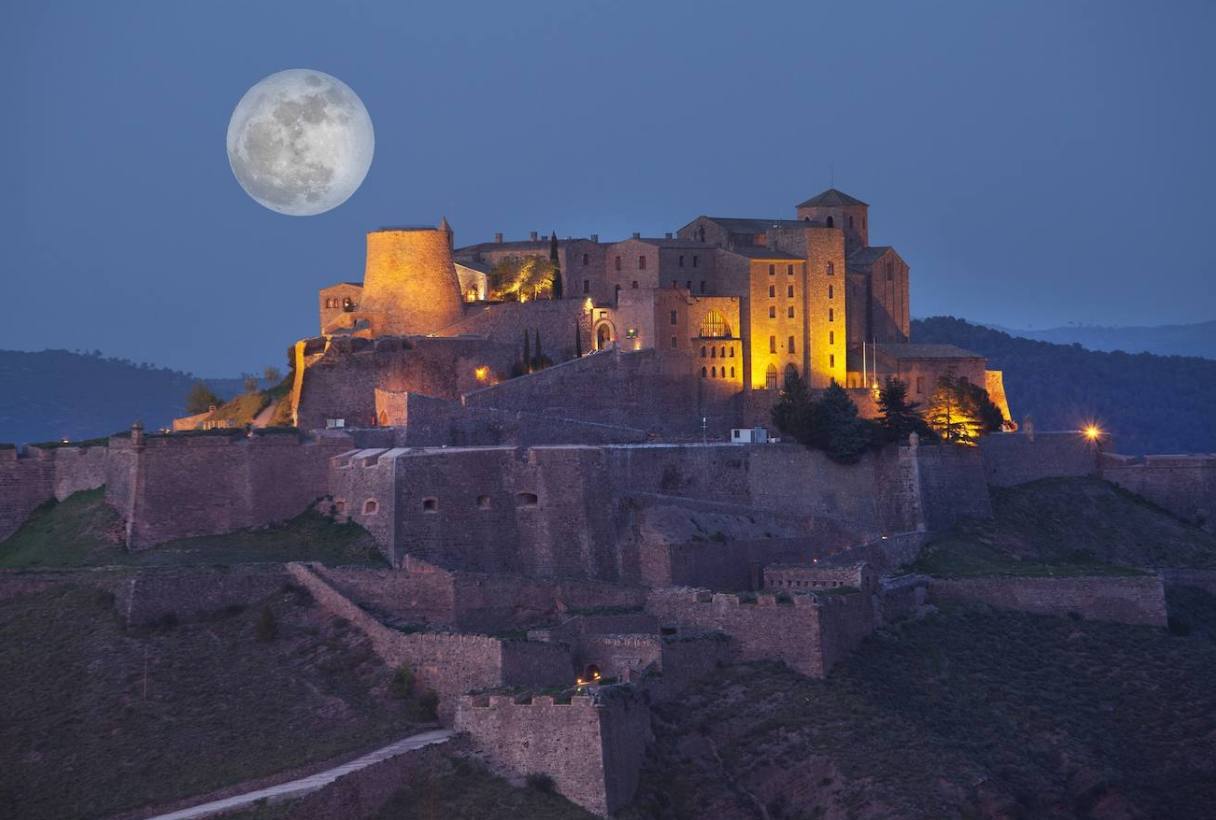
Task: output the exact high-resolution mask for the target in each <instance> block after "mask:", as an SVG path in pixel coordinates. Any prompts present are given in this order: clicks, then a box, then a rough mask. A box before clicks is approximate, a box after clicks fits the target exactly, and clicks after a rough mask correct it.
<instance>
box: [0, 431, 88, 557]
mask: <svg viewBox="0 0 1216 820" xmlns="http://www.w3.org/2000/svg"><path fill="white" fill-rule="evenodd" d="M107 453H108V450H107V448H106V446H105V445H104V444H98V445H93V446H85V447H73V446H68V445H65V446H62V447H32V446H31V447H27V448H26V449H25V452H21V451H19V450H17V449H16V448H15V447H4V448H0V541H3V540H4V539H5V538H8V537H9V536H10V535H12V534H13V533H14V532H16V530H17V528H18V527H20V526H21V524H22V522H24V521H25V519H26V518H28V517H29V514H30V513H32V512H33V511H34V510H35V509H37V508H38V507H39V506H41V505H42V504H45V503H46V502H47V501H50V500H51V499H52V498H54V499H56V500H59V501H62V500H63V499H65V498H67V497H68V496H69V495H72V494H73V493H76V492H79V491H81V490H94V489H97V488H98V487H100V486H101V485H103V484H105V482H106V458H107Z"/></svg>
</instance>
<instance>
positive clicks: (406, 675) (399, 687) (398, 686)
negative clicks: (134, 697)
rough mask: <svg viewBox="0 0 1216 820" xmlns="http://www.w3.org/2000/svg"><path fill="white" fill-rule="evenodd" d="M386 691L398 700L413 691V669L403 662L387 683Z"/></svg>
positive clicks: (406, 696) (403, 698)
mask: <svg viewBox="0 0 1216 820" xmlns="http://www.w3.org/2000/svg"><path fill="white" fill-rule="evenodd" d="M388 693H389V694H390V695H392V696H393V697H395V698H397V699H398V700H405V699H406V698H408V697H409V696H410V695H412V694H413V693H414V671H413V670H412V669H410V668H409V667H408V666H406V665H405V664H401V665H400V666H398V667H397V671H396V672H394V673H393V679H392V680H391V681H389V683H388Z"/></svg>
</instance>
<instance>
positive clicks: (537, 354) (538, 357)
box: [532, 327, 545, 370]
mask: <svg viewBox="0 0 1216 820" xmlns="http://www.w3.org/2000/svg"><path fill="white" fill-rule="evenodd" d="M534 347H535V350H534V351H533V353H532V355H533V356H534V357H535V359H534V360H533V361H534V362H535V366H536V369H537V370H540V369H541V367H543V366H544V365H543V363H542V361H541V359H542V358H543V357H544V355H545V354H544V353H542V352H541V349H540V328H539V327H538V328H537V329H536V344H535V345H534Z"/></svg>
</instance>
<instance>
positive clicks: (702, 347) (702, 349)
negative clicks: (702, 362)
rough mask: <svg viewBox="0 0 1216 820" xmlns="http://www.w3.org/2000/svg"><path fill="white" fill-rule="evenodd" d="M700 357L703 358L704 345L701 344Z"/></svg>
mask: <svg viewBox="0 0 1216 820" xmlns="http://www.w3.org/2000/svg"><path fill="white" fill-rule="evenodd" d="M701 358H702V359H704V358H705V345H701Z"/></svg>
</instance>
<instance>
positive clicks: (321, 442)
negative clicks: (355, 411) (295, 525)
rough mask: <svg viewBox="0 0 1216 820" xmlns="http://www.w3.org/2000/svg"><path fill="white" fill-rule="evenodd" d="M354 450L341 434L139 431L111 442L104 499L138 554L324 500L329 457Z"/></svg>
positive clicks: (283, 516)
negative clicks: (117, 515)
mask: <svg viewBox="0 0 1216 820" xmlns="http://www.w3.org/2000/svg"><path fill="white" fill-rule="evenodd" d="M349 447H350V439H349V437H347V436H345V435H343V434H323V435H317V436H312V437H303V436H299V435H297V434H296V433H295V432H294V431H288V432H286V433H275V434H260V433H257V432H256V431H255V432H253V433H250V434H248V435H246V434H245V433H243V432H240V431H232V432H231V433H225V434H220V435H187V434H179V435H166V436H147V437H145V436H143V435H141V434H140V433H139V432H138V431H136V432H134V433H133V434H132V435H131V436H130V437H117V436H116V437H114V438H111V439H110V447H109V450H110V457H109V461H108V465H107V480H106V501H107V502H109V503H110V505H111V506H113V507H114V508H115V509H116V510H118V512H119V513H120V514H121V515H122V516H123V519H124V520H125V521H126V532H127V536H126V541H127V546H128V547H130V548H132V549H143V548H147V547H151V546H155V545H156V544H160V543H163V542H165V541H170V540H173V539H176V538H185V537H189V536H196V535H216V534H221V533H226V532H232V531H233V530H237V529H241V528H244V527H256V526H261V525H263V524H269V523H272V522H275V521H283V520H286V519H288V518H292V517H293V516H296V515H299V514H300V513H302V512H304V511H305V510H306V509H307V508H308V507H309V505H310V504H312V503H313V502H314V501H316V500H317V499H319V498H321V497H322V496H324V495H325V494H326V493H327V492H328V484H329V483H328V464H329V459H330V458H332V457H333V456H335V455H337V454H338V453H341V452H342V451H344V450H347V449H349Z"/></svg>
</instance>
